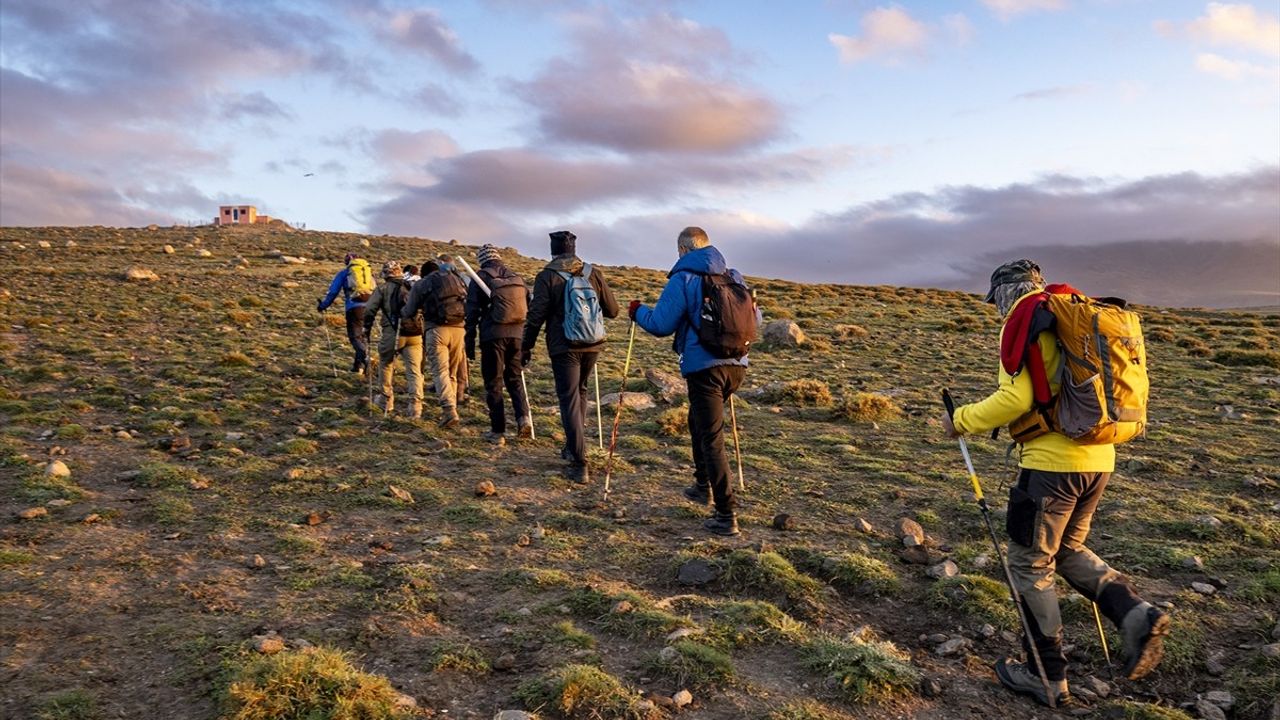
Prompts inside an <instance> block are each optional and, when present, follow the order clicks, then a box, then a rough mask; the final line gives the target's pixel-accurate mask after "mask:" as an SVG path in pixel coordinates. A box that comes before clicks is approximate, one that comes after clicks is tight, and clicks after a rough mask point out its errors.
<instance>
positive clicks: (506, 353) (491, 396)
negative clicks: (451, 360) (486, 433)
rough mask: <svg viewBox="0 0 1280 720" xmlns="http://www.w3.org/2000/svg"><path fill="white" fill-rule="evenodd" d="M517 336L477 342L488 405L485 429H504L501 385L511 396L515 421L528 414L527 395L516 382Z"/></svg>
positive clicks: (518, 365)
mask: <svg viewBox="0 0 1280 720" xmlns="http://www.w3.org/2000/svg"><path fill="white" fill-rule="evenodd" d="M520 370H521V367H520V338H495V339H493V340H488V341H486V342H482V343H480V375H481V377H483V378H484V402H485V404H486V405H488V406H489V429H490V430H492V431H493V432H495V433H498V434H502V433H504V432H506V431H507V414H506V412H505V411H504V410H503V407H502V386H503V385H506V387H507V394H508V395H510V396H511V409H512V411H513V412H515V417H516V422H517V423H519V422H522V421H524V419H525V418H527V417H528V416H529V399H528V398H526V397H525V395H524V385H523V384H522V383H521V382H520Z"/></svg>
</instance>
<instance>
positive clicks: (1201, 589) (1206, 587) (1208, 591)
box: [1191, 582, 1218, 595]
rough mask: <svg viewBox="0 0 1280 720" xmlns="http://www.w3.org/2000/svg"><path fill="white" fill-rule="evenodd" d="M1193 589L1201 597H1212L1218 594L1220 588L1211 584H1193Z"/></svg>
mask: <svg viewBox="0 0 1280 720" xmlns="http://www.w3.org/2000/svg"><path fill="white" fill-rule="evenodd" d="M1191 589H1192V590H1195V591H1196V592H1198V593H1200V594H1201V595H1212V594H1214V593H1216V592H1218V588H1216V587H1214V586H1212V585H1210V584H1209V583H1202V582H1193V583H1191Z"/></svg>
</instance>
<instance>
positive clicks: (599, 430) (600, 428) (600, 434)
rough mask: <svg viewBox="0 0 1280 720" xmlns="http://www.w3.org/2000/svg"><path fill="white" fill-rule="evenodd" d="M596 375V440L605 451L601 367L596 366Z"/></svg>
mask: <svg viewBox="0 0 1280 720" xmlns="http://www.w3.org/2000/svg"><path fill="white" fill-rule="evenodd" d="M594 369H595V373H596V440H598V441H599V442H600V449H601V450H603V449H604V411H603V410H601V409H600V366H599V365H596V366H595V368H594Z"/></svg>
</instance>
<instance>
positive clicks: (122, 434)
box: [116, 430, 133, 440]
mask: <svg viewBox="0 0 1280 720" xmlns="http://www.w3.org/2000/svg"><path fill="white" fill-rule="evenodd" d="M116 437H117V438H119V439H121V440H132V439H133V436H132V435H130V434H129V431H128V430H120V431H118V432H117V433H116Z"/></svg>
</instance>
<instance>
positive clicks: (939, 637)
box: [920, 633, 951, 645]
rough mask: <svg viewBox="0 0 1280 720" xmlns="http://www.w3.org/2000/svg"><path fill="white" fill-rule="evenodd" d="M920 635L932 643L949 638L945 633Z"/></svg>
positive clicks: (936, 643)
mask: <svg viewBox="0 0 1280 720" xmlns="http://www.w3.org/2000/svg"><path fill="white" fill-rule="evenodd" d="M920 637H921V639H923V640H926V641H928V642H930V643H933V644H934V645H939V644H941V643H944V642H946V641H948V640H950V639H951V636H950V635H948V634H946V633H933V634H931V635H921V636H920Z"/></svg>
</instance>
